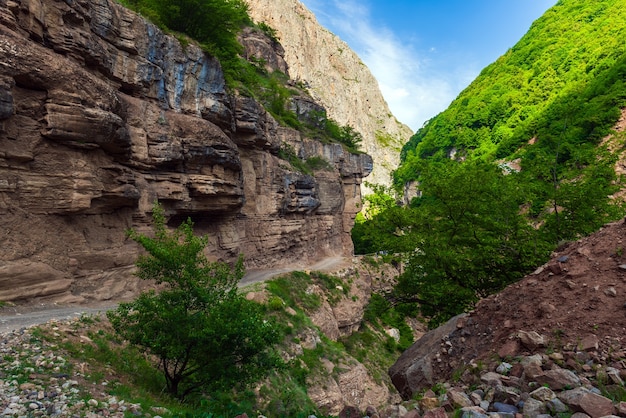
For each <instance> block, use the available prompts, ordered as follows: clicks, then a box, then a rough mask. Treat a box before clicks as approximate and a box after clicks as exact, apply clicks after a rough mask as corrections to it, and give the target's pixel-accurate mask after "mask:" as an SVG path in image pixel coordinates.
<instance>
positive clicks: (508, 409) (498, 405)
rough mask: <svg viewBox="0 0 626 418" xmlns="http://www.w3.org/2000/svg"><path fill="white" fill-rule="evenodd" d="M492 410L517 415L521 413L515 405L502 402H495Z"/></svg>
mask: <svg viewBox="0 0 626 418" xmlns="http://www.w3.org/2000/svg"><path fill="white" fill-rule="evenodd" d="M491 408H492V410H493V411H494V412H501V413H510V414H516V413H518V412H519V409H518V408H517V407H516V406H515V405H509V404H506V403H502V402H494V403H493V405H491Z"/></svg>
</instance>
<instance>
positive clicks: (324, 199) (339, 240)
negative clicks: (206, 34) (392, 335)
mask: <svg viewBox="0 0 626 418" xmlns="http://www.w3.org/2000/svg"><path fill="white" fill-rule="evenodd" d="M244 41H245V39H244ZM254 42H258V39H256V38H255V39H254ZM268 42H269V41H268ZM277 53H278V54H277V56H276V57H275V61H276V62H281V57H280V56H279V55H280V51H277ZM284 144H289V145H290V146H291V147H292V148H293V149H294V150H295V152H296V153H297V154H298V155H299V156H300V157H301V158H303V159H306V158H308V157H311V156H318V157H322V158H324V159H325V160H327V161H328V162H329V163H330V164H329V168H328V169H327V170H318V171H316V172H315V173H314V174H311V175H308V174H303V173H301V172H298V171H296V170H294V169H293V168H292V167H291V166H290V165H289V163H288V162H287V161H285V160H282V159H280V158H279V157H278V154H279V149H280V147H281V146H284ZM371 170H372V159H371V157H369V156H368V155H364V154H363V155H355V154H349V153H347V152H346V151H345V150H344V149H343V148H342V147H341V146H340V145H323V144H321V143H319V142H316V141H313V140H309V139H308V138H305V137H302V136H301V134H300V133H299V132H297V131H295V130H292V129H288V128H283V127H280V126H279V125H278V124H277V123H276V121H275V120H274V119H273V118H272V117H271V116H270V115H269V114H268V113H266V112H265V111H264V110H263V109H262V107H261V106H260V105H259V104H258V103H256V102H254V101H253V100H251V99H249V98H245V97H238V96H232V95H230V94H228V92H227V90H226V88H225V84H224V79H223V75H222V71H221V68H220V65H219V63H218V62H217V61H216V60H215V59H213V58H211V57H208V56H206V55H205V54H204V53H203V52H202V51H201V50H200V49H199V48H197V47H195V46H194V45H187V46H185V47H183V46H181V44H180V43H179V41H178V40H177V39H176V38H174V37H172V36H169V35H166V34H164V33H163V32H161V31H160V30H158V29H157V28H156V27H155V26H154V25H152V24H150V23H147V22H146V21H145V20H144V19H142V18H141V17H139V16H137V15H136V14H134V13H132V12H130V11H128V10H126V9H124V8H123V7H121V6H120V5H118V4H117V3H115V2H113V1H110V0H91V1H87V0H75V1H67V2H59V1H54V0H21V1H15V0H0V213H1V215H2V216H0V224H1V231H2V238H1V241H0V242H1V243H2V249H3V251H2V252H0V300H14V299H20V298H30V297H33V296H43V295H50V294H57V295H59V294H62V295H66V296H67V298H68V299H73V300H82V299H85V298H87V299H89V298H96V299H101V300H102V299H110V298H119V297H124V296H127V295H130V294H132V293H133V292H135V291H136V285H137V284H136V282H135V281H133V280H132V279H131V278H132V274H131V272H132V266H133V263H134V260H135V258H136V256H137V253H138V247H137V246H136V245H135V244H134V243H133V242H131V241H129V240H127V239H126V238H125V230H126V229H127V228H130V227H133V228H135V229H137V230H139V231H142V230H147V229H148V228H149V227H150V225H149V224H150V219H151V218H150V211H151V207H152V203H153V202H154V201H155V200H157V199H158V200H159V201H160V202H161V203H162V205H163V207H164V208H165V210H166V214H167V216H168V218H169V222H170V224H171V225H173V226H175V225H177V224H178V223H179V222H180V221H181V220H183V219H185V218H187V217H191V218H192V219H193V220H194V222H195V224H196V228H197V232H198V233H207V234H209V236H210V243H209V248H208V251H209V253H210V255H211V257H213V258H215V259H221V260H232V259H233V258H235V257H236V256H237V255H238V254H240V253H242V254H244V256H245V260H246V265H247V267H253V268H263V267H269V266H281V265H286V264H290V263H295V262H307V261H310V260H311V261H312V260H317V259H320V258H323V257H325V256H327V255H331V254H332V255H342V254H345V255H347V254H351V252H352V244H351V240H350V235H349V231H350V229H351V226H352V222H353V219H354V216H355V214H356V213H357V211H358V210H359V207H360V184H361V181H362V178H363V177H365V176H367V175H368V174H369V173H370V172H371Z"/></svg>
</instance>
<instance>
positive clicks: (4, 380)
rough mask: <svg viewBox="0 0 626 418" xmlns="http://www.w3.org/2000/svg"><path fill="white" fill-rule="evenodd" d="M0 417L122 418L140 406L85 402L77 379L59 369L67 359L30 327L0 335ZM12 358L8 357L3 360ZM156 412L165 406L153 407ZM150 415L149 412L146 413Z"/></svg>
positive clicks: (114, 401)
mask: <svg viewBox="0 0 626 418" xmlns="http://www.w3.org/2000/svg"><path fill="white" fill-rule="evenodd" d="M1 358H4V359H5V361H4V362H0V376H1V378H0V406H2V407H1V408H0V417H2V418H3V417H31V416H32V417H52V416H54V417H59V418H64V417H68V418H69V417H80V416H84V417H102V416H106V417H110V418H123V417H124V416H125V411H126V410H127V409H128V410H130V411H131V413H132V414H134V415H143V413H142V408H141V405H139V404H130V405H128V406H125V402H124V401H123V400H118V399H117V398H115V397H108V398H107V399H101V400H98V399H93V398H92V399H89V400H88V401H85V400H84V399H85V394H84V391H81V389H80V387H79V382H78V381H77V380H76V379H73V378H72V377H74V376H71V375H69V374H67V373H63V372H62V370H64V369H66V364H67V361H66V359H65V358H63V357H62V356H59V355H57V353H55V352H54V351H53V350H50V347H45V348H44V347H42V345H41V344H40V343H39V342H38V339H36V338H34V337H33V336H32V334H31V332H30V330H29V329H22V330H19V331H13V332H9V333H5V334H3V335H0V359H1ZM6 359H11V360H6ZM153 408H154V412H155V415H156V414H158V413H162V414H167V413H169V411H168V410H167V409H166V408H160V407H153ZM147 415H149V416H152V414H147Z"/></svg>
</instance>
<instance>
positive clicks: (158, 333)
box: [107, 204, 280, 400]
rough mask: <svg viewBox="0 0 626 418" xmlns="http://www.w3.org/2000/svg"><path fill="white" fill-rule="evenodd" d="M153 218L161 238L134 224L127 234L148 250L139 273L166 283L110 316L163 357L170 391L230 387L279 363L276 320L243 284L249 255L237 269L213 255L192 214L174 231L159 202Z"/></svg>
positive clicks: (178, 393) (135, 339)
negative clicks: (274, 349) (213, 258)
mask: <svg viewBox="0 0 626 418" xmlns="http://www.w3.org/2000/svg"><path fill="white" fill-rule="evenodd" d="M153 222H154V225H153V228H154V235H155V236H154V238H152V237H148V236H145V235H142V234H139V233H137V232H136V231H134V230H130V231H129V232H128V235H129V236H130V237H131V238H132V239H133V240H135V241H136V242H138V243H139V244H140V245H141V246H142V247H143V248H144V249H145V250H146V252H147V254H145V255H142V256H140V257H139V259H138V261H137V268H138V270H137V275H138V276H139V277H140V278H141V279H145V280H154V281H155V282H156V283H157V284H162V285H163V287H164V288H163V289H162V290H161V291H159V292H154V291H150V292H145V293H142V294H141V295H140V296H139V297H138V298H137V299H136V300H135V301H133V302H130V303H121V304H120V305H119V307H118V308H117V309H116V310H114V311H110V312H109V313H108V314H107V316H108V317H109V320H110V321H111V324H112V325H113V328H114V329H115V331H116V332H117V333H118V334H119V335H120V336H122V337H123V338H124V339H126V340H128V341H129V342H130V343H131V344H134V345H137V346H139V347H141V348H143V349H145V350H147V352H148V353H150V354H151V355H154V356H155V357H156V358H157V359H158V367H159V368H160V369H161V370H162V372H163V374H164V376H165V381H166V386H167V391H168V392H169V393H170V394H172V395H173V396H176V397H178V398H179V399H181V400H182V399H185V398H186V397H187V396H188V395H189V394H191V393H194V392H200V391H211V390H220V389H224V388H228V389H230V388H233V387H238V386H240V385H245V384H246V383H248V382H250V381H252V380H253V379H256V378H258V377H260V376H261V375H263V374H265V373H266V372H267V371H269V369H271V368H272V367H273V366H275V365H277V358H276V357H275V356H274V355H273V354H272V352H271V346H272V345H274V344H275V343H277V342H278V341H279V338H280V335H279V332H278V328H277V326H276V325H275V324H274V322H273V321H268V320H266V318H265V316H264V312H263V307H262V306H261V305H259V304H257V303H254V302H251V301H248V300H246V299H245V298H244V297H243V296H242V295H240V294H239V293H238V291H237V283H238V282H239V280H240V279H241V277H242V276H243V274H244V269H243V259H242V258H241V257H240V258H239V260H238V261H237V263H236V265H235V266H234V268H232V267H231V266H229V265H228V264H227V263H221V262H210V261H208V260H207V258H206V256H205V255H204V253H203V250H204V248H205V247H206V244H207V237H197V236H195V235H194V233H193V223H192V221H191V220H190V219H188V220H187V221H186V222H183V223H182V224H181V225H180V226H179V227H178V228H177V229H176V230H175V231H173V232H169V231H168V230H167V228H166V224H165V217H164V213H163V210H162V208H161V207H160V206H159V205H158V204H155V206H154V211H153Z"/></svg>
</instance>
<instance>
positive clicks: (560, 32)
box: [353, 0, 626, 324]
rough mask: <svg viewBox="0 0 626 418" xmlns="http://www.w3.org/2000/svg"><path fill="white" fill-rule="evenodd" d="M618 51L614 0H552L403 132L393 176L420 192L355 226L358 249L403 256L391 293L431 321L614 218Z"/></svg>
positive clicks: (624, 59) (622, 58)
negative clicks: (610, 137)
mask: <svg viewBox="0 0 626 418" xmlns="http://www.w3.org/2000/svg"><path fill="white" fill-rule="evenodd" d="M625 52H626V9H625V8H624V7H623V4H622V3H621V2H620V1H618V0H602V1H595V0H594V1H592V0H561V1H559V2H558V3H557V5H556V6H555V7H553V8H552V9H550V10H549V11H548V12H546V14H545V15H544V16H543V17H542V18H540V19H538V20H537V21H536V22H535V23H534V24H533V25H532V27H531V28H530V30H529V31H528V33H527V34H526V35H525V36H524V37H523V38H522V39H521V40H520V41H519V42H518V43H517V45H515V46H514V47H513V48H512V49H510V50H509V51H508V52H507V53H506V54H505V55H504V56H502V57H500V58H499V59H498V60H497V61H496V62H494V63H493V64H491V65H490V66H488V67H487V68H485V69H484V70H483V71H482V72H481V74H480V75H479V76H478V77H477V78H476V80H475V81H474V82H473V83H472V84H471V85H470V86H469V87H468V88H467V89H465V90H464V91H463V92H462V93H461V94H460V95H459V96H458V97H457V99H456V100H454V101H453V102H452V104H451V105H450V106H449V108H448V109H447V110H445V111H444V112H442V113H441V114H439V115H437V116H436V117H434V118H433V119H431V120H430V121H428V122H427V123H426V124H425V125H424V127H423V128H422V129H420V130H419V131H418V132H417V133H416V134H415V135H414V136H413V137H412V138H411V140H410V141H409V142H408V143H407V144H406V145H405V146H404V148H403V150H402V153H401V157H402V162H401V165H400V167H399V168H398V170H397V171H396V172H395V176H394V182H395V183H394V184H395V189H396V191H400V190H403V188H404V187H405V185H406V184H409V183H414V184H415V185H416V186H417V189H418V190H419V195H418V197H416V198H414V199H413V201H412V202H411V204H410V205H409V206H408V207H404V208H403V207H398V206H396V205H395V204H389V203H390V202H392V201H393V200H395V199H391V198H390V197H387V198H386V199H387V200H386V202H387V208H385V209H384V210H382V211H379V212H378V213H377V214H375V215H373V216H370V217H369V218H370V219H365V220H363V219H362V220H361V222H360V223H357V226H356V227H355V229H354V231H353V239H354V242H355V247H356V249H357V251H358V252H361V253H372V252H381V251H382V252H385V253H397V254H402V255H403V257H404V259H405V260H406V261H407V269H406V271H405V273H404V274H403V275H402V277H401V278H400V283H399V284H398V286H397V288H396V290H395V292H394V294H393V295H388V296H389V298H390V300H392V301H394V302H396V303H403V301H419V302H420V306H421V307H422V312H423V313H424V314H425V315H427V316H429V317H430V318H431V320H432V322H431V324H437V323H439V322H440V321H442V320H445V319H446V318H448V317H450V316H451V315H454V314H456V313H459V312H461V311H463V310H465V309H467V308H469V307H471V306H472V305H473V304H474V303H475V301H476V300H477V299H478V298H479V297H482V296H485V295H486V294H489V293H491V292H494V291H497V290H499V289H500V288H502V287H503V286H505V285H507V284H509V283H511V282H512V281H515V280H517V279H519V278H520V277H522V275H523V274H525V273H528V272H529V271H530V270H532V268H533V267H534V266H536V265H538V264H540V263H542V262H543V261H545V259H546V258H547V256H548V255H549V253H550V251H551V250H553V249H554V248H555V247H556V246H557V245H558V244H559V243H560V242H562V241H564V240H571V239H576V238H578V237H580V236H581V235H584V234H588V233H591V232H593V231H595V230H596V229H597V228H599V227H600V226H601V225H603V224H604V223H606V222H608V221H611V220H613V219H616V218H618V217H619V216H622V215H623V213H624V211H623V208H622V207H621V206H620V205H619V204H617V203H616V202H614V201H613V200H611V198H610V195H612V194H613V193H614V192H615V191H617V190H618V189H619V182H620V179H618V178H617V177H616V174H615V171H614V164H615V154H613V153H611V152H609V151H608V150H607V149H606V148H605V147H604V145H603V144H602V143H601V141H602V139H603V138H604V137H605V136H606V135H607V134H608V133H610V132H611V130H612V127H613V126H614V124H615V122H616V121H617V120H618V118H619V115H620V108H623V107H625V106H626V84H625V82H626V55H625ZM378 192H379V193H377V194H378V195H379V196H378V197H377V199H379V200H380V201H385V198H384V196H385V195H390V194H391V193H390V192H389V191H378Z"/></svg>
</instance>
